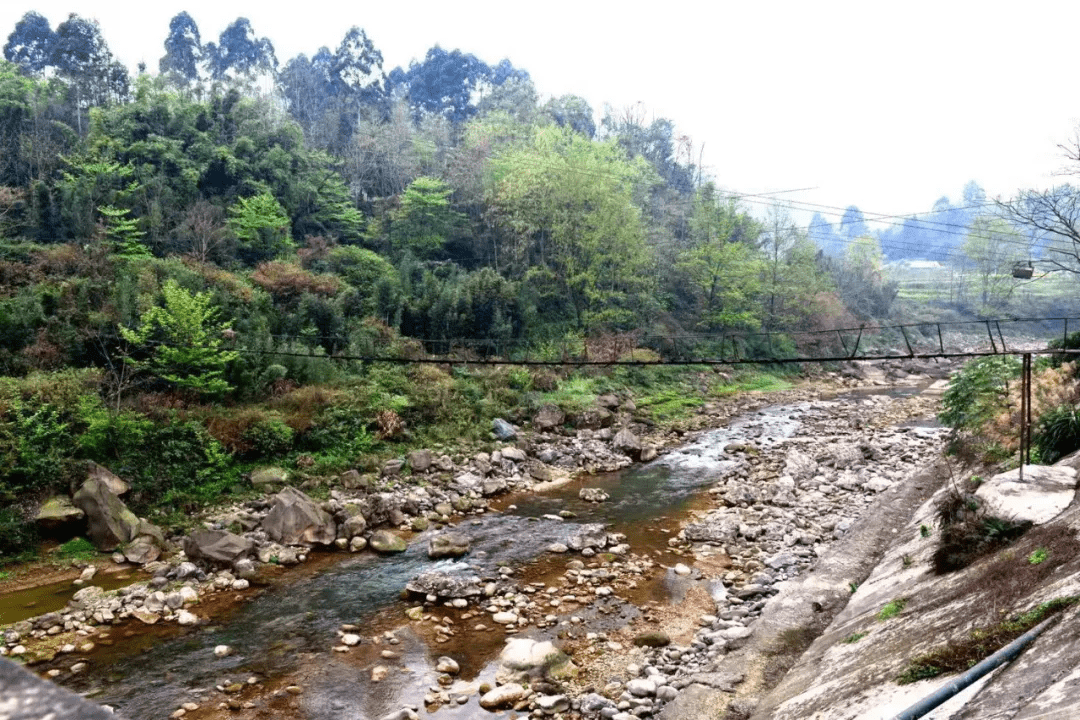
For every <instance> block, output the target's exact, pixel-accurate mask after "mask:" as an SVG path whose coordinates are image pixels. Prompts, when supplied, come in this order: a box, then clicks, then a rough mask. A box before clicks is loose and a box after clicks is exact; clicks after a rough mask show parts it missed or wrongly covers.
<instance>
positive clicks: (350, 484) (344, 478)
mask: <svg viewBox="0 0 1080 720" xmlns="http://www.w3.org/2000/svg"><path fill="white" fill-rule="evenodd" d="M338 484H340V485H341V487H343V488H345V489H346V490H367V489H369V488H370V487H371V478H370V477H368V476H367V475H361V474H360V471H359V470H346V471H345V472H343V473H341V475H340V476H338Z"/></svg>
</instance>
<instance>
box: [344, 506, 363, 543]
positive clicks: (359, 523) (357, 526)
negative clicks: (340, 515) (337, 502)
mask: <svg viewBox="0 0 1080 720" xmlns="http://www.w3.org/2000/svg"><path fill="white" fill-rule="evenodd" d="M345 514H346V515H347V517H346V518H345V522H343V523H342V524H341V536H342V537H344V538H346V539H348V540H352V539H353V538H355V537H359V536H360V535H363V534H364V531H365V530H367V520H366V519H365V518H364V515H363V512H362V511H361V509H360V508H359V506H357V505H355V504H353V503H350V504H348V505H346V506H345Z"/></svg>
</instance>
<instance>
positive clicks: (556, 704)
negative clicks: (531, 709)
mask: <svg viewBox="0 0 1080 720" xmlns="http://www.w3.org/2000/svg"><path fill="white" fill-rule="evenodd" d="M535 703H536V708H537V710H539V711H540V712H542V713H544V714H545V715H554V714H555V713H561V712H566V711H567V710H569V709H570V699H569V698H567V697H566V696H565V695H541V696H540V697H538V698H536V700H535Z"/></svg>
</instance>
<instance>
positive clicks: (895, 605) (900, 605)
mask: <svg viewBox="0 0 1080 720" xmlns="http://www.w3.org/2000/svg"><path fill="white" fill-rule="evenodd" d="M907 602H908V601H907V598H896V599H895V600H890V601H889V602H887V603H885V605H884V607H882V608H881V610H879V611H878V614H877V619H878V620H888V619H890V618H894V617H896V616H897V615H899V614H900V613H901V612H902V611H903V609H904V607H905V606H906V605H907Z"/></svg>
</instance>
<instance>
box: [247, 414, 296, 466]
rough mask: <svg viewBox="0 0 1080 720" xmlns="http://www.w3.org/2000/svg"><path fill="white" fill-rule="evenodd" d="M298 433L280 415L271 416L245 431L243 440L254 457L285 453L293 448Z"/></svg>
mask: <svg viewBox="0 0 1080 720" xmlns="http://www.w3.org/2000/svg"><path fill="white" fill-rule="evenodd" d="M295 435H296V433H295V432H294V431H293V429H292V428H291V427H289V426H288V425H286V424H285V422H284V421H283V420H282V419H281V418H280V417H269V418H266V419H263V420H261V421H259V422H256V423H254V424H252V425H251V426H250V427H249V428H248V429H247V430H245V431H244V434H243V441H244V443H245V444H246V445H247V446H249V447H250V448H251V449H250V450H249V451H248V452H249V454H250V455H252V456H254V457H265V458H268V457H273V456H275V455H284V454H286V453H288V452H289V451H290V450H292V447H293V439H294V437H295Z"/></svg>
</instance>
